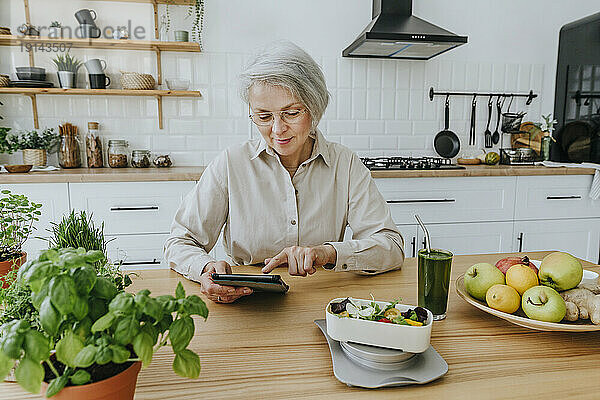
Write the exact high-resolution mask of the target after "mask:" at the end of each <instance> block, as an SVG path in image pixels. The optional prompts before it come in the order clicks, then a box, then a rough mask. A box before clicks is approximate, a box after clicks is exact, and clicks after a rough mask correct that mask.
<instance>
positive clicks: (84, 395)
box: [42, 361, 142, 400]
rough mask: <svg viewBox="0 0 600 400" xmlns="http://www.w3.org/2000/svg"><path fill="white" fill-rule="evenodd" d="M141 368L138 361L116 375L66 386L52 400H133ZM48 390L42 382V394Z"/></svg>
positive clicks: (46, 385)
mask: <svg viewBox="0 0 600 400" xmlns="http://www.w3.org/2000/svg"><path fill="white" fill-rule="evenodd" d="M140 368H142V363H141V362H140V361H136V362H134V363H133V364H132V365H131V367H129V368H127V369H126V370H125V371H123V372H121V373H120V374H118V375H115V376H113V377H110V378H108V379H105V380H103V381H100V382H95V383H90V384H89V385H81V386H68V387H66V388H64V389H63V390H61V391H60V392H58V394H57V395H55V396H53V397H52V399H53V400H133V395H134V394H135V385H136V383H137V377H138V374H139V373H140ZM47 388H48V384H47V383H46V382H42V390H43V391H44V393H45V392H46V389H47Z"/></svg>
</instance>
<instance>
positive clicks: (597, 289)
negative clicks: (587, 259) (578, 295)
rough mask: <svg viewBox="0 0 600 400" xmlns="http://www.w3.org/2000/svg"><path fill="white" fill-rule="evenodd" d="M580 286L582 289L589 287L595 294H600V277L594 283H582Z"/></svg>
mask: <svg viewBox="0 0 600 400" xmlns="http://www.w3.org/2000/svg"><path fill="white" fill-rule="evenodd" d="M578 287H580V288H582V289H587V290H589V291H590V292H592V293H593V294H600V278H598V280H596V282H593V283H582V284H580V285H579V286H578Z"/></svg>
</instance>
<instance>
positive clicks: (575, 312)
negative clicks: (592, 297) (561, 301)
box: [565, 301, 579, 321]
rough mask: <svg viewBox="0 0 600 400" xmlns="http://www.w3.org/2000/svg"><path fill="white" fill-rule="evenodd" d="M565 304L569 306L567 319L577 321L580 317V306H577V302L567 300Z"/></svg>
mask: <svg viewBox="0 0 600 400" xmlns="http://www.w3.org/2000/svg"><path fill="white" fill-rule="evenodd" d="M565 305H566V306H567V313H566V314H565V319H566V320H567V321H577V320H578V319H579V307H577V306H576V305H575V303H571V302H570V301H565Z"/></svg>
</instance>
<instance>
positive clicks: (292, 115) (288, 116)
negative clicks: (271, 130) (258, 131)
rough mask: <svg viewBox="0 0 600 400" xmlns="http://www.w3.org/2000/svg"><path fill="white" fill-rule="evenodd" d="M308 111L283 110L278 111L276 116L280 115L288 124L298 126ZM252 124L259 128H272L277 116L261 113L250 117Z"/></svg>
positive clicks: (270, 113)
mask: <svg viewBox="0 0 600 400" xmlns="http://www.w3.org/2000/svg"><path fill="white" fill-rule="evenodd" d="M306 111H307V110H306V109H305V108H303V109H292V110H283V111H278V112H277V113H276V114H279V118H280V119H281V120H282V121H283V122H285V123H286V124H297V123H298V122H300V119H301V117H302V115H304V113H306ZM248 116H249V117H250V119H251V120H252V122H254V123H255V124H256V125H258V126H270V125H273V121H274V120H275V116H274V115H273V113H272V112H261V113H257V114H250V115H248Z"/></svg>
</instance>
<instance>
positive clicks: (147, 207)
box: [110, 206, 158, 211]
mask: <svg viewBox="0 0 600 400" xmlns="http://www.w3.org/2000/svg"><path fill="white" fill-rule="evenodd" d="M149 210H158V206H141V207H111V208H110V211H149Z"/></svg>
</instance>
